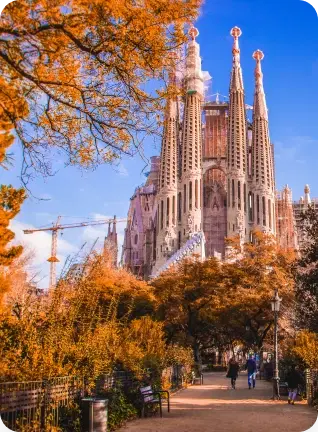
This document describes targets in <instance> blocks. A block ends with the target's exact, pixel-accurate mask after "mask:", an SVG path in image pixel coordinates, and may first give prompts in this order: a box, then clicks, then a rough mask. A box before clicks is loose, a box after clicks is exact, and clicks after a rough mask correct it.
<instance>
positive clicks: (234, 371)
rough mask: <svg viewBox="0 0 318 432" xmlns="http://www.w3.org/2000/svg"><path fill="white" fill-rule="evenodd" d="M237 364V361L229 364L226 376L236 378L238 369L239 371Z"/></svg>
mask: <svg viewBox="0 0 318 432" xmlns="http://www.w3.org/2000/svg"><path fill="white" fill-rule="evenodd" d="M239 368H240V366H239V364H238V363H236V362H235V363H230V364H229V370H228V372H227V376H228V378H237V376H238V371H239Z"/></svg>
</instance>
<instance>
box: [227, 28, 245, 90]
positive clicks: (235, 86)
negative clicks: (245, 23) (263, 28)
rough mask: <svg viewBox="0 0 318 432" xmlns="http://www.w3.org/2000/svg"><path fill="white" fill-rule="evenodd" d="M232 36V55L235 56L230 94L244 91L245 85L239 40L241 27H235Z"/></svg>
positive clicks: (231, 32)
mask: <svg viewBox="0 0 318 432" xmlns="http://www.w3.org/2000/svg"><path fill="white" fill-rule="evenodd" d="M230 34H231V36H233V38H234V41H233V47H232V54H233V68H232V74H231V84H230V92H231V91H234V92H235V91H244V85H243V77H242V70H241V64H240V52H241V50H240V47H239V42H238V38H239V37H240V36H241V34H242V30H241V29H240V28H239V27H233V28H232V30H231V31H230Z"/></svg>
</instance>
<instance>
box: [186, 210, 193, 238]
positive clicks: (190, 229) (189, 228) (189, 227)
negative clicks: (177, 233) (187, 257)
mask: <svg viewBox="0 0 318 432" xmlns="http://www.w3.org/2000/svg"><path fill="white" fill-rule="evenodd" d="M193 222H194V220H193V216H192V215H191V214H189V215H188V223H187V232H188V235H189V237H191V235H192V234H193V233H194V226H193Z"/></svg>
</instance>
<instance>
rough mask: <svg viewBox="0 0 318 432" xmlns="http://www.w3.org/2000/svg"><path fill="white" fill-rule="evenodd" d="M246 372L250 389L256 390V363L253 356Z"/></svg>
mask: <svg viewBox="0 0 318 432" xmlns="http://www.w3.org/2000/svg"><path fill="white" fill-rule="evenodd" d="M245 370H247V383H248V388H249V389H251V388H252V384H253V388H255V384H256V361H255V360H254V359H253V356H252V354H250V355H249V358H248V360H247V362H246V364H245Z"/></svg>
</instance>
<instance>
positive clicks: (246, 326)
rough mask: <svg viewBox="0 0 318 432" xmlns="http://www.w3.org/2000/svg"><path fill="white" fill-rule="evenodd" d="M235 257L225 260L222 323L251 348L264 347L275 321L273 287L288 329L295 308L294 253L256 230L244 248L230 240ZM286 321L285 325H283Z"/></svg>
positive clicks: (281, 318) (258, 348)
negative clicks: (272, 306) (272, 308)
mask: <svg viewBox="0 0 318 432" xmlns="http://www.w3.org/2000/svg"><path fill="white" fill-rule="evenodd" d="M228 243H229V246H231V248H232V254H233V258H235V259H232V260H230V261H227V262H225V263H224V264H223V275H224V276H223V284H224V292H225V295H224V297H223V300H222V304H221V308H220V309H219V320H220V325H221V326H222V327H226V331H227V332H228V333H229V334H231V335H232V339H233V338H236V340H238V341H241V343H243V344H245V345H246V346H247V347H249V348H253V349H256V350H261V349H262V347H263V343H264V340H265V339H266V337H267V336H268V334H269V332H270V331H271V328H272V325H273V313H272V311H271V305H270V301H271V299H272V298H273V295H274V289H278V292H279V296H280V297H281V298H282V306H281V317H280V322H281V324H282V326H284V327H285V328H286V330H288V329H289V326H290V318H291V317H290V311H291V310H293V308H294V302H293V299H294V281H293V274H292V263H293V262H294V259H295V257H294V254H293V253H292V252H291V251H284V250H282V249H281V248H280V247H279V246H278V245H277V243H276V242H275V239H274V238H273V237H272V236H270V235H267V234H264V233H261V232H257V231H256V232H254V242H253V243H246V244H245V245H244V246H243V247H242V248H241V247H240V246H239V244H238V243H237V242H236V241H235V239H229V240H228ZM283 323H284V325H283Z"/></svg>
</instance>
